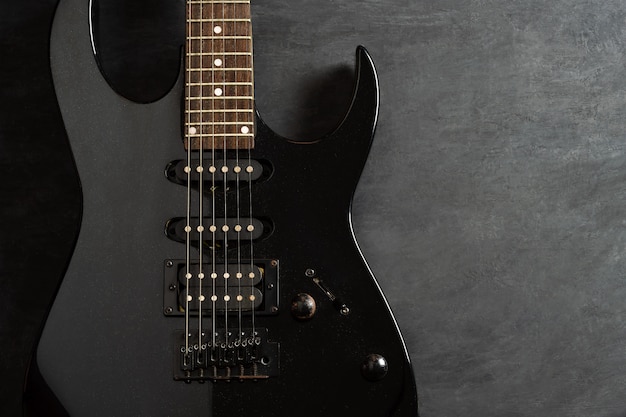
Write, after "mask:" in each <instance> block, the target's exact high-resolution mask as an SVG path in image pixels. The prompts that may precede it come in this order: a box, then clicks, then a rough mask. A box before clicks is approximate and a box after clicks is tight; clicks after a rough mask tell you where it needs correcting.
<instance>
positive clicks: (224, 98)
mask: <svg viewBox="0 0 626 417" xmlns="http://www.w3.org/2000/svg"><path fill="white" fill-rule="evenodd" d="M252 99H254V97H252V96H239V97H229V96H219V97H215V96H210V97H206V96H205V97H187V99H186V100H192V101H195V100H252Z"/></svg>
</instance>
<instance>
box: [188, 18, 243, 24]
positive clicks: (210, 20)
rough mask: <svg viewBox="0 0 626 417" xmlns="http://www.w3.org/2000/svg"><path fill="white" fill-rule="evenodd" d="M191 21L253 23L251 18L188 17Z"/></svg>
mask: <svg viewBox="0 0 626 417" xmlns="http://www.w3.org/2000/svg"><path fill="white" fill-rule="evenodd" d="M187 22H190V23H202V22H246V23H251V22H252V20H251V19H226V18H224V19H187Z"/></svg>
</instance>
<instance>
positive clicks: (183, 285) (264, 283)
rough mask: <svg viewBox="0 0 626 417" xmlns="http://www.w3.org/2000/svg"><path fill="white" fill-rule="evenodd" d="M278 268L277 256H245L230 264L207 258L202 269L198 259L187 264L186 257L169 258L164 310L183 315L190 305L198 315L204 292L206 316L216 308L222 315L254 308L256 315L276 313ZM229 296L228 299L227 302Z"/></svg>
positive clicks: (166, 263)
mask: <svg viewBox="0 0 626 417" xmlns="http://www.w3.org/2000/svg"><path fill="white" fill-rule="evenodd" d="M278 269H279V268H278V260H276V259H255V260H254V262H251V261H250V260H245V259H242V260H241V262H240V263H234V262H229V263H228V267H226V266H225V265H224V263H217V264H215V265H212V264H211V263H209V262H204V263H203V264H202V270H200V268H199V263H198V261H197V260H196V261H193V262H191V263H190V264H189V265H187V264H186V262H185V260H184V259H168V260H166V261H165V268H164V274H163V313H164V314H165V315H166V316H183V315H185V310H186V309H187V308H189V314H191V315H193V316H197V315H198V313H199V311H198V305H199V300H200V299H201V298H202V297H201V296H203V297H204V300H205V301H204V302H203V304H202V315H203V316H205V317H208V316H210V315H211V314H212V313H213V312H215V314H219V315H224V314H238V313H239V312H241V313H243V314H251V313H252V310H254V312H255V314H257V315H276V314H278V287H279V286H278V281H279V280H278V274H279V272H278ZM200 272H202V275H200ZM187 274H189V277H190V278H189V279H187ZM200 276H202V277H203V278H200ZM214 290H215V292H213V291H214ZM213 295H215V296H216V297H217V299H218V300H220V301H219V302H217V303H216V306H215V310H213V306H212V304H213V303H212V302H211V301H209V300H210V299H211V297H212V296H213ZM188 297H190V301H189V304H187V299H188ZM226 299H228V300H229V301H227V302H225V301H226Z"/></svg>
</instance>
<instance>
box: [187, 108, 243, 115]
mask: <svg viewBox="0 0 626 417" xmlns="http://www.w3.org/2000/svg"><path fill="white" fill-rule="evenodd" d="M185 113H192V114H194V113H196V114H197V113H254V109H209V110H185Z"/></svg>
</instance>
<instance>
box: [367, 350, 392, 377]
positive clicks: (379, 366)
mask: <svg viewBox="0 0 626 417" xmlns="http://www.w3.org/2000/svg"><path fill="white" fill-rule="evenodd" d="M388 370H389V365H388V364H387V359H385V357H384V356H382V355H379V354H377V353H372V354H370V355H367V357H366V358H365V360H364V361H363V364H362V365H361V373H362V374H363V377H364V378H365V379H367V380H368V381H380V380H381V379H383V378H384V377H385V376H386V375H387V371H388Z"/></svg>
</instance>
